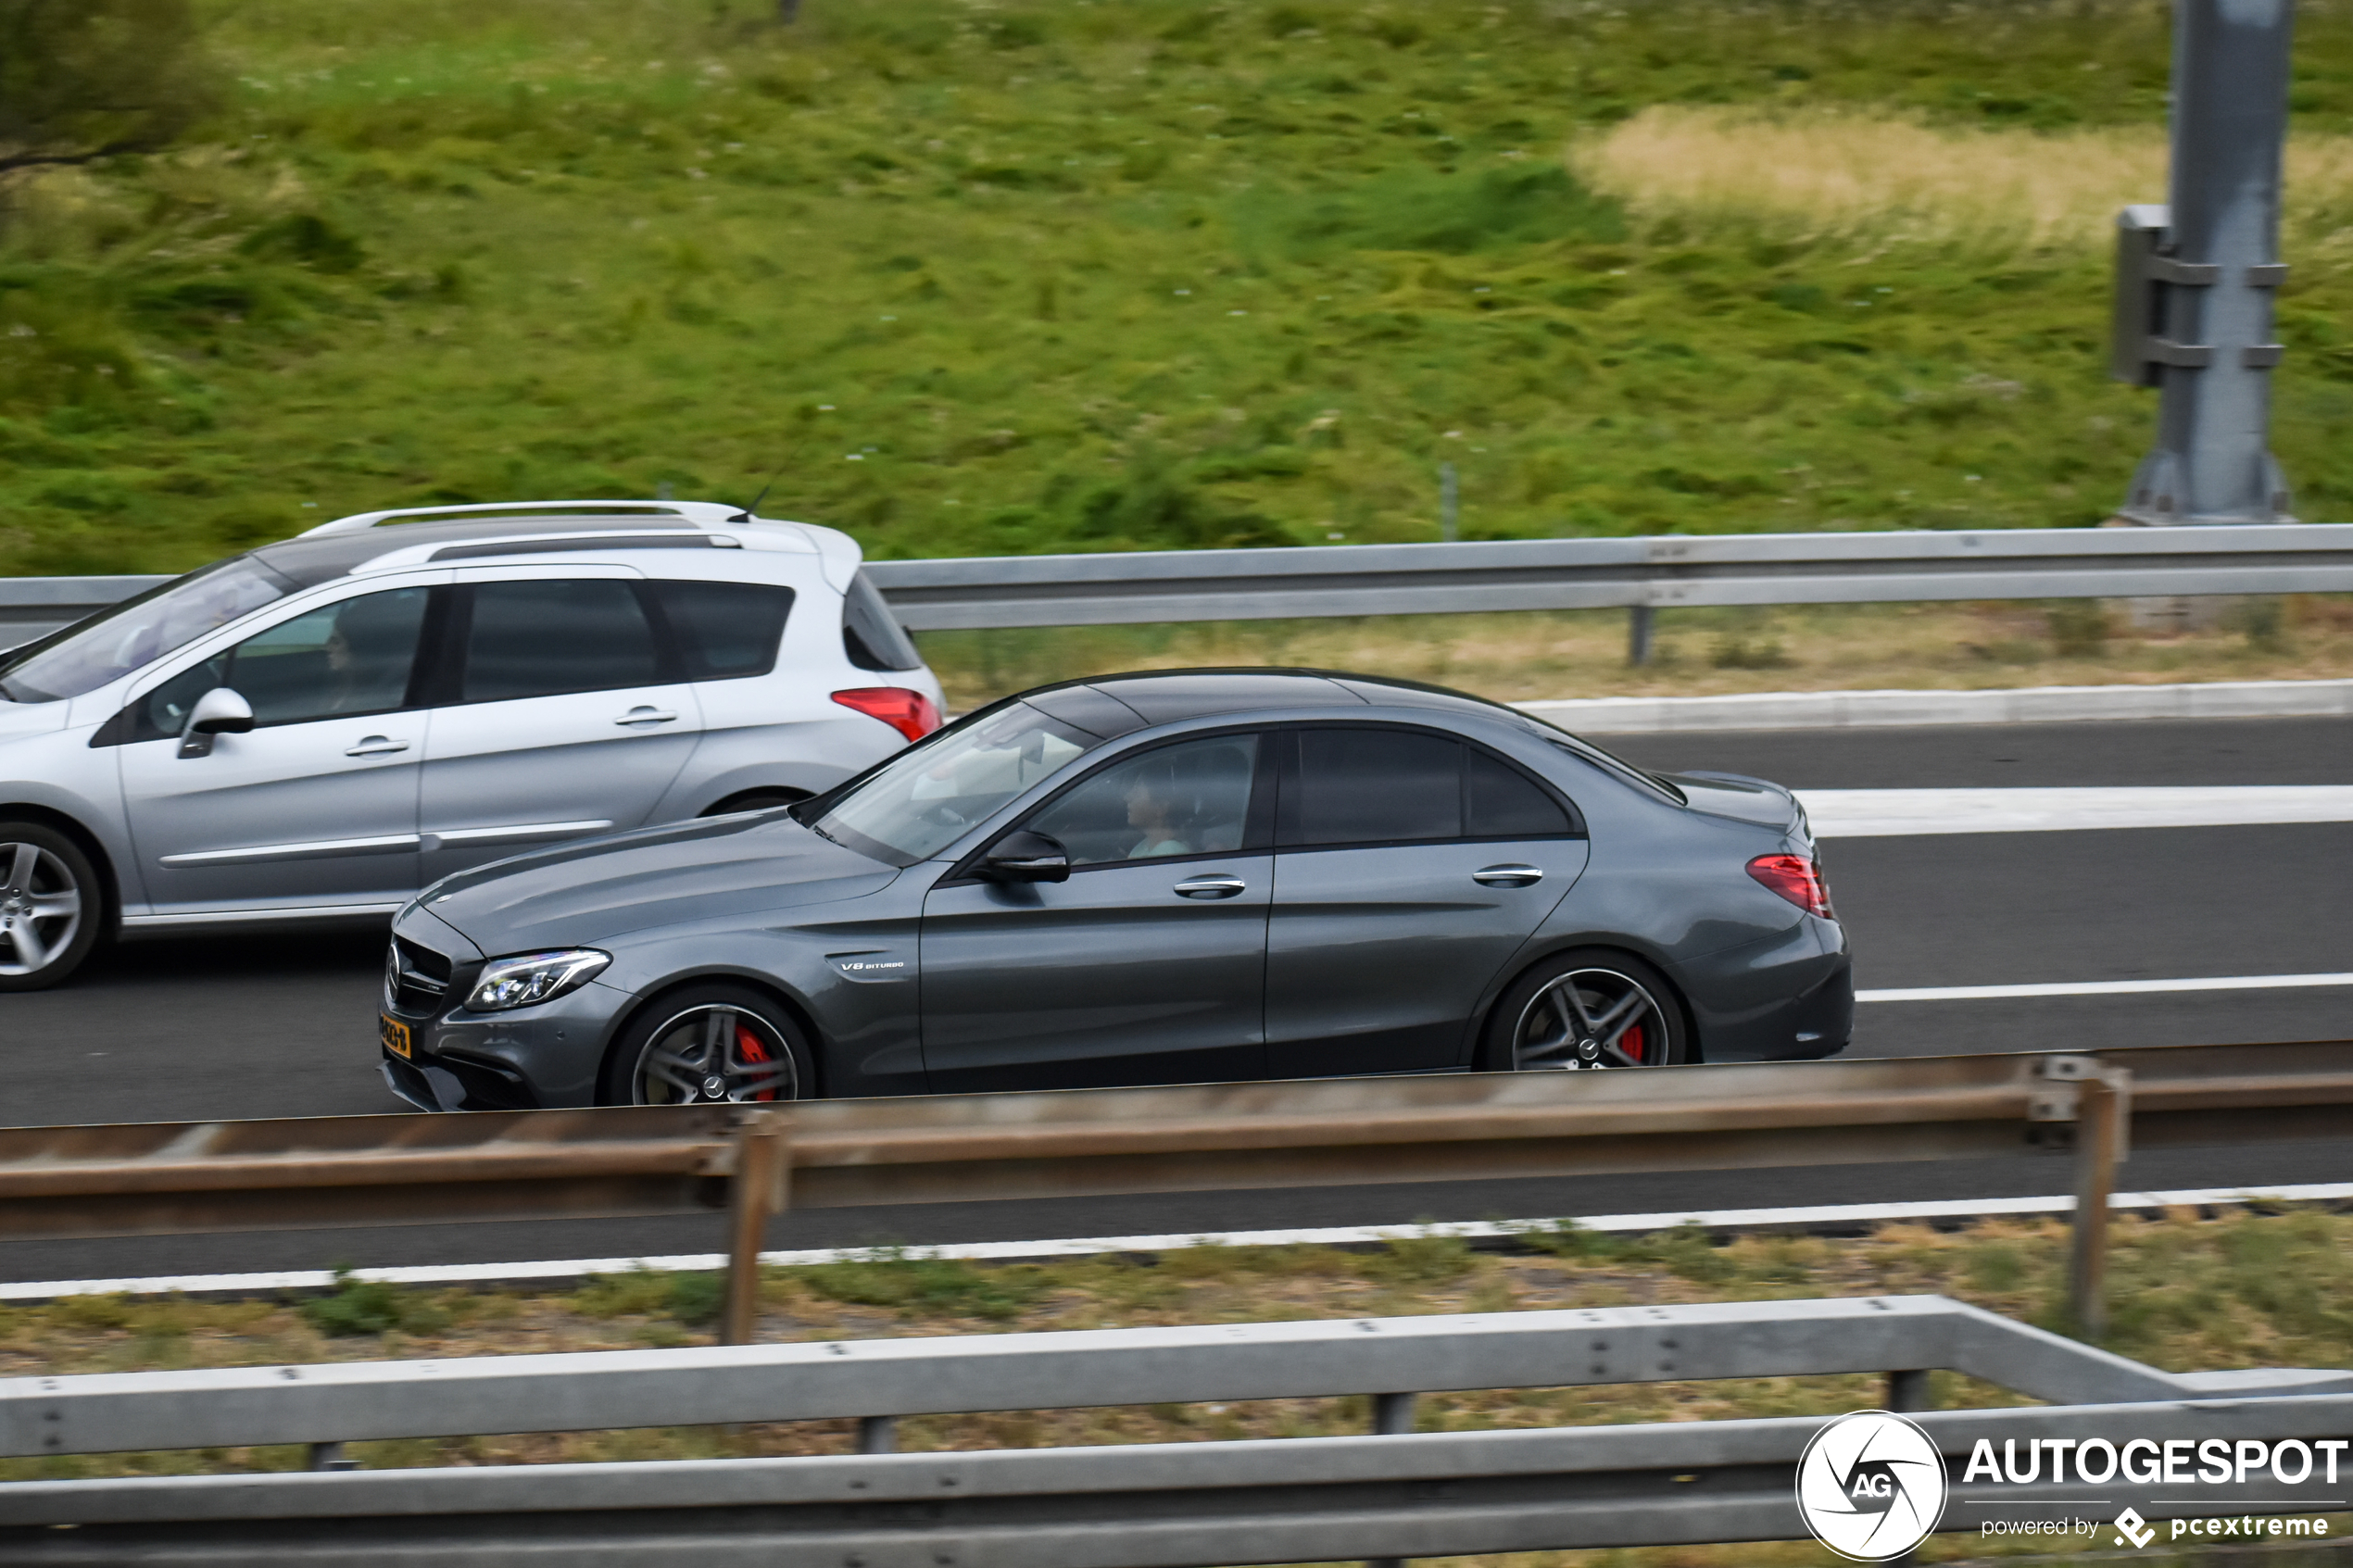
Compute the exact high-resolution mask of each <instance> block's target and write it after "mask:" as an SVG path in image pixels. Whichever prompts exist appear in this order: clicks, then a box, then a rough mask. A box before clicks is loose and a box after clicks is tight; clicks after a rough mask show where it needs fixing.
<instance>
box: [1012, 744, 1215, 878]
mask: <svg viewBox="0 0 2353 1568" xmlns="http://www.w3.org/2000/svg"><path fill="white" fill-rule="evenodd" d="M1257 768H1258V737H1257V736H1256V735H1218V736H1215V737H1214V738H1212V739H1207V740H1197V741H1186V742H1183V743H1180V744H1178V745H1176V746H1155V747H1153V748H1152V749H1151V750H1150V751H1147V752H1145V753H1144V754H1143V755H1142V756H1140V757H1131V758H1128V759H1126V760H1125V761H1121V762H1114V763H1113V764H1112V765H1111V766H1110V767H1108V768H1105V769H1104V770H1103V771H1101V772H1100V773H1097V774H1096V775H1094V777H1092V778H1090V779H1088V780H1087V781H1086V782H1085V783H1083V784H1079V785H1078V787H1077V788H1076V789H1074V790H1072V791H1071V792H1070V793H1069V794H1067V795H1064V796H1063V797H1062V798H1060V799H1058V800H1056V801H1055V802H1054V803H1053V804H1052V805H1051V806H1049V807H1047V808H1046V809H1044V810H1043V811H1040V812H1039V813H1038V815H1037V816H1036V817H1034V818H1032V819H1031V820H1030V822H1029V828H1030V831H1031V832H1033V833H1042V834H1045V835H1046V836H1047V837H1049V838H1051V839H1055V840H1057V841H1059V842H1060V843H1061V845H1062V847H1063V849H1064V850H1065V851H1067V852H1068V854H1069V856H1070V863H1071V864H1072V865H1074V866H1101V865H1109V864H1111V863H1112V862H1114V861H1119V860H1152V859H1166V858H1168V857H1170V856H1174V855H1223V854H1227V853H1229V852H1231V851H1233V850H1236V849H1239V848H1240V847H1242V834H1243V831H1244V830H1245V828H1246V827H1247V826H1248V824H1249V822H1250V785H1251V780H1252V777H1253V776H1254V775H1255V773H1256V771H1257Z"/></svg>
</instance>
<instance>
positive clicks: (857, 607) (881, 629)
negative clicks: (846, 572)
mask: <svg viewBox="0 0 2353 1568" xmlns="http://www.w3.org/2000/svg"><path fill="white" fill-rule="evenodd" d="M841 648H842V652H843V653H845V654H847V655H848V656H849V662H850V663H852V664H854V665H856V666H857V667H858V668H859V669H861V670H914V669H919V668H921V667H922V664H923V662H924V656H923V655H922V654H919V653H917V652H916V651H915V645H914V644H913V643H912V642H910V641H909V640H908V637H907V633H906V632H905V631H904V630H902V629H901V628H900V624H899V618H898V617H897V616H895V615H893V614H891V613H890V606H888V605H887V604H886V603H884V602H883V596H882V590H881V589H879V588H877V587H875V584H874V583H873V581H872V580H871V579H869V578H868V577H867V575H866V574H865V573H864V572H860V573H858V574H857V575H856V576H855V577H852V578H851V579H850V580H849V592H848V593H846V594H844V595H843V596H841Z"/></svg>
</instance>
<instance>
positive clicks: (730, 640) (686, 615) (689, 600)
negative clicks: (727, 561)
mask: <svg viewBox="0 0 2353 1568" xmlns="http://www.w3.org/2000/svg"><path fill="white" fill-rule="evenodd" d="M646 586H647V589H648V591H649V592H650V593H651V594H652V595H653V596H654V600H655V602H656V603H658V604H660V605H661V614H662V619H663V620H665V621H668V622H669V623H670V635H671V640H672V641H673V642H674V643H676V644H677V646H678V658H679V661H680V663H681V664H683V665H684V666H685V667H686V679H688V680H689V681H726V680H733V679H736V677H739V676H744V675H765V674H767V673H768V671H771V670H774V668H776V645H777V644H779V643H781V642H783V641H784V638H785V617H786V616H787V615H789V614H791V613H792V590H791V589H790V588H777V587H771V586H769V585H767V584H765V583H686V582H679V581H676V580H666V581H659V582H654V583H648V584H646Z"/></svg>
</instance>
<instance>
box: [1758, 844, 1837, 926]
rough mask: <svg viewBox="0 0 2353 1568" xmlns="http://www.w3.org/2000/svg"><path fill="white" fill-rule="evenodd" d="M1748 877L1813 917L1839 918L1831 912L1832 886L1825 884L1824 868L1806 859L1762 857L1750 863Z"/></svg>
mask: <svg viewBox="0 0 2353 1568" xmlns="http://www.w3.org/2000/svg"><path fill="white" fill-rule="evenodd" d="M1748 874H1749V875H1751V876H1753V877H1755V879H1756V880H1757V881H1759V882H1761V883H1763V884H1765V885H1766V886H1768V887H1769V888H1771V889H1772V890H1773V891H1774V892H1776V893H1778V894H1780V896H1781V897H1784V898H1786V899H1788V900H1789V901H1790V902H1791V903H1793V904H1795V905H1796V906H1797V907H1798V908H1799V909H1804V910H1805V911H1806V913H1807V914H1809V915H1819V916H1821V917H1822V918H1823V919H1824V920H1836V919H1837V918H1838V917H1837V916H1836V915H1834V914H1832V913H1831V890H1830V884H1828V883H1826V882H1824V881H1823V880H1822V868H1821V867H1819V866H1818V865H1816V864H1815V863H1814V862H1813V861H1811V860H1809V859H1806V857H1805V856H1803V855H1759V856H1758V857H1756V859H1754V860H1751V861H1750V862H1749V863H1748Z"/></svg>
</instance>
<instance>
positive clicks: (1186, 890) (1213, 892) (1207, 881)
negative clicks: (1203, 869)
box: [1176, 876, 1247, 898]
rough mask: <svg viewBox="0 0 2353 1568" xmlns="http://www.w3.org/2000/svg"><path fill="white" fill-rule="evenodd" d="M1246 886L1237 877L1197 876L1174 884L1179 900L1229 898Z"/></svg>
mask: <svg viewBox="0 0 2353 1568" xmlns="http://www.w3.org/2000/svg"><path fill="white" fill-rule="evenodd" d="M1246 885H1247V884H1245V883H1244V882H1243V881H1242V879H1241V878H1239V877H1238V876H1197V877H1194V878H1192V879H1191V880H1190V881H1188V882H1180V883H1178V884H1176V896H1177V897H1180V898H1230V897H1233V896H1234V895H1235V894H1237V893H1239V892H1241V891H1242V890H1243V888H1244V887H1245V886H1246Z"/></svg>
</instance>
